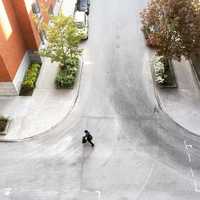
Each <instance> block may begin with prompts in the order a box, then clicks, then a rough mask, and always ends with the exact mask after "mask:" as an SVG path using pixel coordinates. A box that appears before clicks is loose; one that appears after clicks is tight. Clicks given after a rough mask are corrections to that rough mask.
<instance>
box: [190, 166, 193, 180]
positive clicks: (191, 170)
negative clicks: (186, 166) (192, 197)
mask: <svg viewBox="0 0 200 200" xmlns="http://www.w3.org/2000/svg"><path fill="white" fill-rule="evenodd" d="M190 172H191V175H192V177H193V178H194V172H193V169H192V168H190Z"/></svg>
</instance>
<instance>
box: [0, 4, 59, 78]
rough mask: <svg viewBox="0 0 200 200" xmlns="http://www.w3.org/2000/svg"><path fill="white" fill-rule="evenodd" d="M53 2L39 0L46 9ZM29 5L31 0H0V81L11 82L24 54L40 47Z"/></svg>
mask: <svg viewBox="0 0 200 200" xmlns="http://www.w3.org/2000/svg"><path fill="white" fill-rule="evenodd" d="M55 2H56V1H55V0H48V1H47V2H46V1H45V0H40V4H44V5H46V6H47V7H49V6H50V5H51V4H52V6H54V4H55ZM31 4H32V1H31V0H0V11H1V12H0V81H10V80H13V79H14V77H15V74H16V71H17V69H18V66H19V65H20V63H21V61H22V58H23V56H24V54H25V52H26V51H27V50H37V49H38V47H39V45H40V37H39V34H38V31H37V28H36V26H35V22H33V13H32V7H31ZM2 8H3V10H2ZM41 10H42V9H41ZM3 11H4V12H3ZM44 18H45V19H46V21H48V17H47V16H44ZM5 19H6V20H5Z"/></svg>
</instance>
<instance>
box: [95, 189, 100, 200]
mask: <svg viewBox="0 0 200 200" xmlns="http://www.w3.org/2000/svg"><path fill="white" fill-rule="evenodd" d="M96 193H97V194H98V200H100V199H101V192H100V191H99V190H96Z"/></svg>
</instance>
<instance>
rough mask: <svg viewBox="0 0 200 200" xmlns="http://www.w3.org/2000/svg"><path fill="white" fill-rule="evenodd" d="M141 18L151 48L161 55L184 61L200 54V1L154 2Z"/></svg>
mask: <svg viewBox="0 0 200 200" xmlns="http://www.w3.org/2000/svg"><path fill="white" fill-rule="evenodd" d="M141 17H142V24H143V28H142V30H143V32H144V35H145V38H146V41H147V44H148V45H149V46H153V47H155V49H156V51H157V53H158V55H161V56H164V57H166V58H169V59H171V58H173V59H176V60H180V59H181V57H182V56H185V57H186V58H190V57H191V55H192V54H193V53H197V52H200V1H199V0H150V2H149V3H148V5H147V7H146V8H145V9H144V10H143V12H142V13H141Z"/></svg>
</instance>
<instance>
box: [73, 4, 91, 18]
mask: <svg viewBox="0 0 200 200" xmlns="http://www.w3.org/2000/svg"><path fill="white" fill-rule="evenodd" d="M76 10H78V11H83V12H85V13H86V14H87V15H89V12H90V0H77V3H76Z"/></svg>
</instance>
